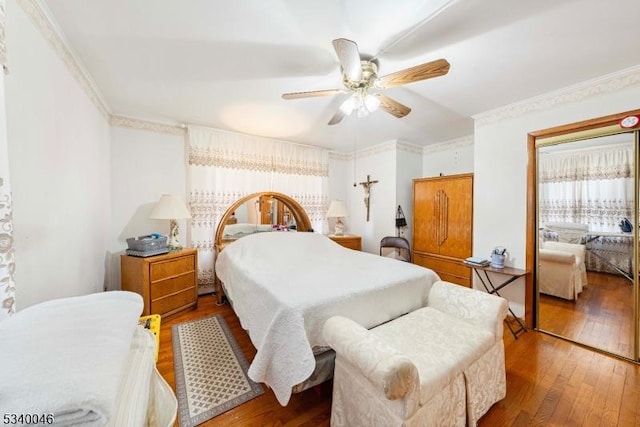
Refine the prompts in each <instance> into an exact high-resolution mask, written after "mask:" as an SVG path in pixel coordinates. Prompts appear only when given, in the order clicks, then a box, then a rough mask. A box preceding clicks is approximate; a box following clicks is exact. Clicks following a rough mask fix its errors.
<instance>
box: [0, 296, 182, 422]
mask: <svg viewBox="0 0 640 427" xmlns="http://www.w3.org/2000/svg"><path fill="white" fill-rule="evenodd" d="M142 306H143V304H142V298H141V297H140V296H139V295H138V294H134V293H132V292H122V291H113V292H100V293H95V294H90V295H85V296H79V297H71V298H61V299H56V300H51V301H46V302H43V303H40V304H36V305H34V306H31V307H27V308H25V309H24V310H21V311H18V313H16V314H15V315H14V316H11V317H9V318H8V319H6V320H3V321H2V322H0V343H1V345H0V348H2V351H0V378H2V381H0V413H3V414H5V415H7V414H15V416H16V417H17V418H16V420H15V422H14V420H12V419H11V418H9V419H8V420H7V419H6V418H5V420H4V421H5V422H7V421H8V423H10V424H18V425H21V424H24V425H32V424H37V425H60V426H71V425H74V426H75V425H77V426H80V425H81V426H105V425H107V426H131V427H136V426H140V427H142V426H158V427H165V426H166V427H169V426H172V425H173V423H174V420H175V416H176V410H177V400H176V397H175V395H174V394H173V391H172V390H171V388H170V387H169V385H168V384H167V383H166V382H165V381H164V379H163V378H162V377H161V376H160V374H159V373H158V371H157V369H156V364H155V361H154V353H155V342H154V339H153V338H152V337H151V334H150V333H149V331H148V330H145V329H143V328H142V327H140V326H138V317H139V316H140V314H141V312H142ZM9 416H10V417H11V415H9ZM20 417H22V418H20ZM36 418H37V419H36Z"/></svg>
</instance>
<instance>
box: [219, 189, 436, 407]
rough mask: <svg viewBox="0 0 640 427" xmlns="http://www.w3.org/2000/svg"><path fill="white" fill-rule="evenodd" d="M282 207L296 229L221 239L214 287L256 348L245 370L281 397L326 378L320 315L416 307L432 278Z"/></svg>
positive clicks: (386, 316) (328, 357) (375, 319)
mask: <svg viewBox="0 0 640 427" xmlns="http://www.w3.org/2000/svg"><path fill="white" fill-rule="evenodd" d="M294 202H295V201H294ZM295 204H296V205H297V203H295ZM289 207H290V208H292V213H294V215H295V216H296V222H297V224H298V231H299V232H297V233H254V234H251V235H248V236H246V237H243V238H241V239H237V240H235V241H233V242H224V241H222V240H221V244H222V247H221V249H224V250H222V252H221V253H220V254H219V255H218V258H217V261H216V274H217V276H218V278H219V279H220V280H219V284H220V286H221V289H220V291H221V293H222V291H223V289H222V287H223V288H224V293H225V294H226V295H227V297H228V299H229V301H230V303H231V305H232V307H233V309H234V311H235V312H236V314H237V315H238V318H239V319H240V323H241V325H242V327H243V328H244V329H246V330H247V331H248V333H249V336H250V338H251V341H252V343H253V344H254V346H255V347H256V349H257V353H256V356H255V358H254V360H253V361H252V363H251V367H250V369H249V375H250V376H251V378H252V379H254V380H255V381H258V382H264V383H266V384H267V385H268V386H269V387H271V388H272V389H273V390H274V393H275V394H276V397H277V398H278V401H279V402H280V403H281V404H283V405H286V403H287V402H288V400H289V397H290V395H291V393H292V392H299V391H302V390H304V389H307V388H309V387H311V386H314V385H316V384H319V383H321V382H324V381H326V380H328V379H330V378H331V376H332V372H333V352H332V351H327V350H328V348H327V347H326V346H325V343H324V342H323V340H322V338H321V336H320V330H321V328H322V325H323V323H324V321H325V320H326V319H327V318H329V317H331V316H334V315H343V316H347V317H349V318H351V319H353V320H355V321H357V322H358V323H360V324H362V325H363V326H365V327H368V328H371V327H374V326H377V325H379V324H381V323H384V322H386V321H388V320H391V319H394V318H396V317H398V316H401V315H403V314H405V313H407V312H410V311H413V310H415V309H417V308H419V307H422V306H423V305H424V304H425V303H426V298H427V295H428V292H429V290H430V289H431V285H432V284H433V283H434V282H435V281H436V280H437V279H438V276H437V275H436V274H435V273H434V272H433V271H432V270H429V269H426V268H423V267H420V266H417V265H415V264H410V263H405V262H400V261H398V260H394V259H390V258H385V257H380V256H378V255H374V254H369V253H365V252H358V251H353V250H350V249H346V248H343V247H342V246H340V245H338V244H337V243H335V242H333V241H331V240H330V239H329V238H327V237H326V236H323V235H320V234H317V233H303V232H300V231H302V230H301V228H302V227H304V225H305V224H306V223H308V218H306V213H305V212H304V210H303V209H301V208H298V207H297V206H295V205H289ZM301 226H302V227H301ZM218 238H220V239H221V238H222V236H221V235H218V234H217V235H216V241H218Z"/></svg>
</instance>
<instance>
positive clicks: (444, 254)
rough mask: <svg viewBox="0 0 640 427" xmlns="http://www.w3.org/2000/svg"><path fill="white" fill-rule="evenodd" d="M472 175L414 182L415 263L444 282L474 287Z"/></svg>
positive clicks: (413, 258) (421, 179)
mask: <svg viewBox="0 0 640 427" xmlns="http://www.w3.org/2000/svg"><path fill="white" fill-rule="evenodd" d="M472 226H473V174H461V175H449V176H439V177H434V178H419V179H414V180H413V245H412V247H413V249H412V251H413V253H412V255H413V256H412V260H413V262H414V263H415V264H418V265H422V266H424V267H428V268H430V269H432V270H434V271H435V272H436V273H438V275H439V276H440V278H441V279H442V280H445V281H448V282H452V283H457V284H459V285H463V286H467V287H471V269H470V268H469V267H467V266H466V265H464V264H463V261H464V259H465V258H467V257H470V256H471V251H472V235H473V230H472Z"/></svg>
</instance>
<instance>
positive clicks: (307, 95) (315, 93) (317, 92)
mask: <svg viewBox="0 0 640 427" xmlns="http://www.w3.org/2000/svg"><path fill="white" fill-rule="evenodd" d="M340 92H342V89H327V90H312V91H309V92H291V93H285V94H283V95H282V97H283V98H284V99H300V98H314V97H316V96H329V95H335V94H336V93H340Z"/></svg>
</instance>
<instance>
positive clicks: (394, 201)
mask: <svg viewBox="0 0 640 427" xmlns="http://www.w3.org/2000/svg"><path fill="white" fill-rule="evenodd" d="M354 161H355V165H354V163H353V162H354ZM349 163H350V164H349V166H348V170H347V175H348V177H347V180H348V181H347V182H346V186H347V191H348V203H349V212H350V218H349V223H348V227H347V230H346V232H347V233H351V234H358V235H360V236H362V250H363V251H366V252H371V253H375V254H377V253H378V252H379V250H380V240H381V239H382V238H383V237H384V236H395V235H396V227H395V218H396V210H397V208H398V204H400V205H402V208H403V210H404V213H405V216H407V218H408V219H407V221H410V218H411V216H410V215H411V210H412V209H413V207H412V205H411V204H412V201H411V200H412V182H413V181H412V180H413V178H416V177H418V176H420V172H421V169H422V154H421V150H419V149H418V148H417V147H412V146H410V145H409V144H406V143H401V142H398V141H395V140H394V141H388V142H385V143H383V144H379V145H377V146H375V147H372V148H368V149H364V150H360V151H358V152H357V154H356V155H355V159H352V160H351V161H350V162H349ZM354 173H355V178H354ZM367 175H369V176H370V179H371V180H372V181H378V183H376V184H373V185H372V186H371V198H370V201H369V202H370V208H369V209H370V211H369V221H368V222H367V220H366V216H367V211H366V207H365V204H364V195H365V193H364V189H363V187H362V185H359V183H360V182H364V181H366V180H367ZM354 182H355V183H356V184H357V185H356V186H355V187H354V186H353V183H354ZM409 237H410V236H409Z"/></svg>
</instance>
